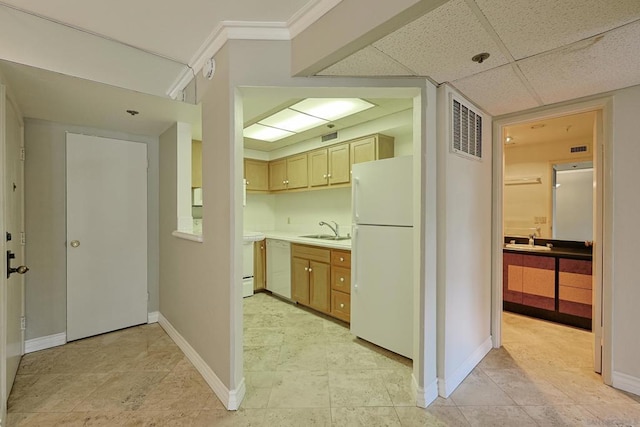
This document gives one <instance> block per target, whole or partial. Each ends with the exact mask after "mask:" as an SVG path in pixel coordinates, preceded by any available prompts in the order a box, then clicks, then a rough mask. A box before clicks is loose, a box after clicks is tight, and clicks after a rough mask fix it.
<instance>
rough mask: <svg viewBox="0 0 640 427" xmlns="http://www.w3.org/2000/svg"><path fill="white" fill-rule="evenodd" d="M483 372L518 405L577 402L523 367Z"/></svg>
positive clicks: (568, 403)
mask: <svg viewBox="0 0 640 427" xmlns="http://www.w3.org/2000/svg"><path fill="white" fill-rule="evenodd" d="M483 372H484V373H485V374H486V375H487V376H488V377H489V378H491V380H492V381H493V382H494V383H496V384H497V385H498V387H500V388H501V389H502V390H503V391H504V392H505V393H506V394H507V395H508V396H509V397H510V398H511V399H513V400H514V401H515V402H516V403H517V404H518V405H570V404H574V403H575V402H574V401H573V400H572V399H571V398H569V396H567V395H566V394H565V393H563V392H562V391H560V390H559V389H558V388H556V387H555V386H553V385H552V384H550V383H549V382H547V381H545V380H541V379H538V378H531V377H530V376H529V374H527V372H525V371H523V370H522V369H517V368H509V369H495V370H493V369H485V370H483Z"/></svg>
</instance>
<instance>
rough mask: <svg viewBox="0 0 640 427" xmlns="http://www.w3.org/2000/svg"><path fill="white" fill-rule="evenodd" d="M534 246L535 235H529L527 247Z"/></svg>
mask: <svg viewBox="0 0 640 427" xmlns="http://www.w3.org/2000/svg"><path fill="white" fill-rule="evenodd" d="M535 244H536V233H531V234H529V246H535Z"/></svg>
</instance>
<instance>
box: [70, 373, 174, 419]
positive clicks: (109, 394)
mask: <svg viewBox="0 0 640 427" xmlns="http://www.w3.org/2000/svg"><path fill="white" fill-rule="evenodd" d="M166 375H167V373H166V372H117V373H114V374H110V376H109V377H108V378H107V380H106V381H105V382H104V383H103V384H102V385H101V386H100V387H98V388H97V389H96V390H95V391H94V392H93V393H91V394H90V395H89V396H88V397H87V398H86V399H84V400H83V401H82V402H81V403H80V404H79V405H78V406H76V407H75V408H74V411H76V412H88V411H107V412H108V411H131V410H137V409H139V408H140V407H141V406H142V404H143V403H144V401H145V399H146V397H147V396H148V395H149V394H150V393H151V392H152V391H153V390H154V389H155V387H157V386H158V384H159V383H160V382H161V381H162V379H163V378H164V377H166Z"/></svg>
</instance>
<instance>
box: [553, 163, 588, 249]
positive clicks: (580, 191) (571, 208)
mask: <svg viewBox="0 0 640 427" xmlns="http://www.w3.org/2000/svg"><path fill="white" fill-rule="evenodd" d="M593 188H594V187H593V162H579V163H562V164H554V165H553V182H552V192H553V193H552V194H553V220H552V221H553V222H552V224H553V225H552V238H553V239H559V240H576V241H590V240H593Z"/></svg>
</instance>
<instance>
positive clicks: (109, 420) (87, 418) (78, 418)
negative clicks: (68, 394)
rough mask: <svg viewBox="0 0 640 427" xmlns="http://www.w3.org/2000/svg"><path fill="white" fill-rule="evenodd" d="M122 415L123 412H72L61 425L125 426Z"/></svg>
mask: <svg viewBox="0 0 640 427" xmlns="http://www.w3.org/2000/svg"><path fill="white" fill-rule="evenodd" d="M121 415H122V412H118V411H115V412H104V411H93V412H72V413H70V414H67V416H66V417H65V418H64V419H63V420H62V422H61V423H60V425H61V426H65V427H67V426H68V427H84V426H87V427H89V426H91V427H94V426H105V427H106V426H122V425H124V424H123V423H122V421H121Z"/></svg>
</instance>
